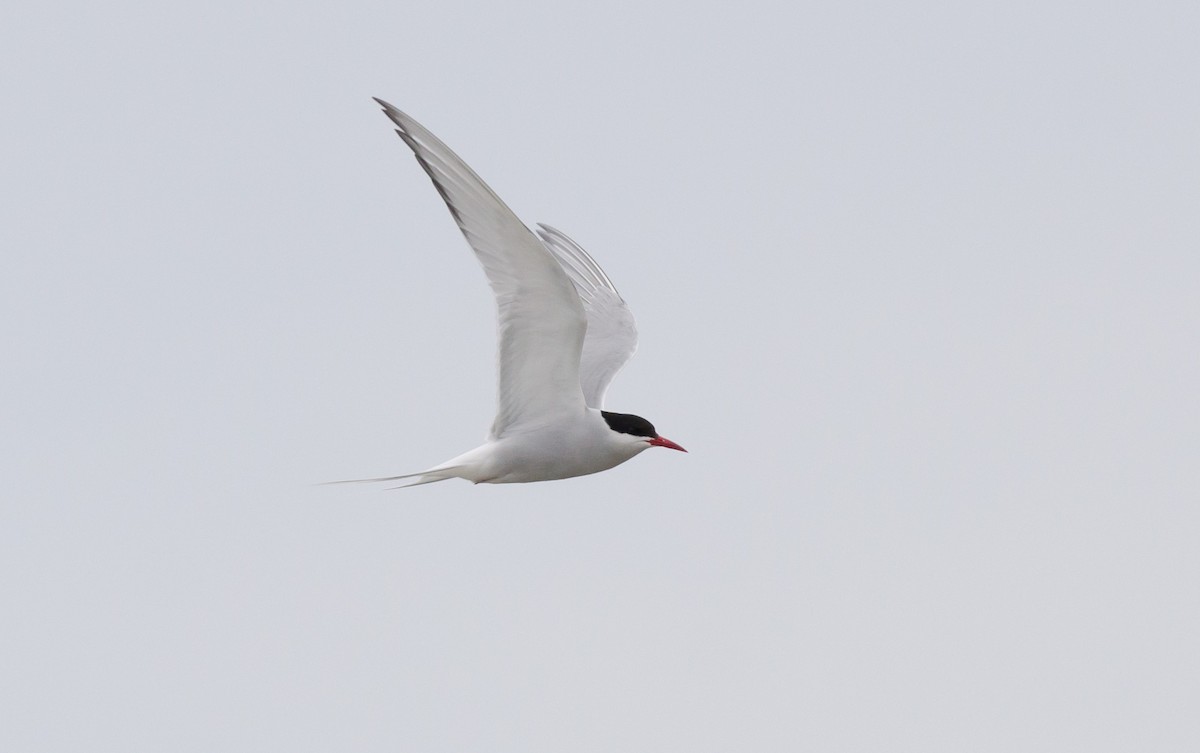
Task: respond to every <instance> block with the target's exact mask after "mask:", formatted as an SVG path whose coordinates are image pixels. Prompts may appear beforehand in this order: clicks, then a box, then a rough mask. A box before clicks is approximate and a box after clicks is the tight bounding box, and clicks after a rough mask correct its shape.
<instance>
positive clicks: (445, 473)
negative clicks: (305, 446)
mask: <svg viewBox="0 0 1200 753" xmlns="http://www.w3.org/2000/svg"><path fill="white" fill-rule="evenodd" d="M460 468H461V466H457V465H451V466H439V467H437V468H430V469H429V470H427V471H421V472H419V473H406V474H404V475H403V476H380V477H379V478H351V479H346V480H345V481H326V482H325V483H324V484H322V486H328V485H331V484H372V483H377V482H380V481H400V480H402V479H407V478H415V479H417V480H416V481H413V482H411V483H408V484H400V485H399V486H389V487H388V489H407V488H408V487H410V486H420V485H421V484H432V483H434V482H436V481H445V480H446V479H451V478H461V476H459V475H458V471H459V469H460Z"/></svg>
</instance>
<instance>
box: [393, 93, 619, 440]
mask: <svg viewBox="0 0 1200 753" xmlns="http://www.w3.org/2000/svg"><path fill="white" fill-rule="evenodd" d="M375 101H376V102H378V103H379V104H380V105H381V106H382V107H383V111H384V113H386V114H387V116H388V117H389V118H391V120H392V122H393V123H395V124H396V126H397V130H396V132H397V133H398V134H399V135H400V138H402V139H403V140H404V143H406V144H408V146H409V147H410V148H411V149H412V150H413V154H414V155H415V156H416V158H417V161H418V162H419V163H420V165H421V167H423V168H424V169H425V172H426V173H428V174H429V177H430V178H431V179H432V180H433V184H434V186H435V187H436V188H437V190H438V193H440V194H441V196H442V198H443V199H444V200H445V202H446V206H447V207H449V209H450V214H451V215H452V216H453V217H454V220H455V222H457V223H458V227H459V229H461V230H462V233H463V235H464V236H465V237H466V239H467V243H469V244H470V246H471V248H472V249H473V250H474V251H475V256H476V257H477V258H478V259H479V262H480V264H482V265H483V270H484V273H485V274H486V275H487V279H488V283H489V284H490V285H491V288H492V292H493V293H494V294H495V296H496V307H497V315H498V319H499V340H500V346H499V390H498V407H497V413H496V420H495V422H494V423H493V424H492V430H491V434H490V436H491V438H492V439H498V438H501V437H503V436H505V435H508V434H514V433H521V432H524V431H530V430H534V429H537V428H538V427H541V426H546V425H549V424H552V423H554V422H555V421H558V420H562V419H564V418H568V417H574V416H578V415H579V414H581V413H582V412H583V411H584V406H585V405H587V406H591V407H594V408H601V407H603V401H604V393H605V391H606V390H607V389H608V385H609V383H610V382H611V381H612V378H613V377H614V376H615V375H616V373H617V372H618V371H620V370H621V367H622V366H624V365H625V363H626V362H627V361H628V360H629V358H630V357H631V356H632V355H633V352H634V351H635V350H636V349H637V329H636V327H635V326H634V322H633V316H632V314H630V312H629V309H628V307H627V306H626V305H625V302H624V301H623V300H621V296H620V295H619V294H618V293H617V291H616V288H615V287H613V284H612V282H611V281H610V280H609V279H608V276H607V275H605V274H604V271H603V270H601V269H600V267H599V265H597V264H596V262H595V261H594V260H593V259H592V258H591V257H590V256H589V255H588V254H587V252H586V251H584V250H583V249H582V248H581V247H580V246H579V245H578V244H576V243H575V242H574V241H572V240H571V239H570V238H568V237H567V236H565V235H563V234H562V233H560V232H559V231H557V230H555V229H553V228H551V227H548V226H546V225H542V226H541V230H540V231H539V234H540V235H541V240H539V239H538V237H537V236H535V235H534V234H533V232H532V231H530V229H529V228H528V227H526V226H525V224H524V223H522V222H521V221H520V219H518V218H517V216H516V215H515V214H514V213H513V212H512V210H511V209H509V208H508V206H507V205H505V203H504V202H503V201H502V200H501V199H500V197H499V196H497V195H496V194H495V192H493V191H492V189H491V188H489V187H488V186H487V184H486V183H484V182H483V180H482V179H481V178H480V177H479V176H478V175H476V174H475V171H474V170H472V169H471V168H470V167H468V166H467V164H466V163H465V162H463V161H462V160H461V159H460V158H459V157H458V155H456V154H455V153H454V152H453V151H452V150H451V149H450V147H448V146H446V145H445V144H443V143H442V142H441V140H440V139H438V138H437V137H436V136H434V135H433V134H432V133H430V132H429V131H428V130H427V129H426V128H425V127H424V126H422V125H421V124H420V123H418V122H417V121H415V120H413V119H412V118H411V117H409V116H408V115H406V114H405V113H403V112H401V111H400V110H398V109H396V108H395V107H393V106H392V105H390V104H388V103H387V102H384V101H383V100H380V99H376V100H375Z"/></svg>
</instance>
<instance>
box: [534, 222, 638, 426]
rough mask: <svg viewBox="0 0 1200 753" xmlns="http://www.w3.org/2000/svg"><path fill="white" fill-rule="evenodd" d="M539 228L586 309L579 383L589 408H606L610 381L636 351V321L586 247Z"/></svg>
mask: <svg viewBox="0 0 1200 753" xmlns="http://www.w3.org/2000/svg"><path fill="white" fill-rule="evenodd" d="M538 228H539V229H538V235H540V236H541V238H542V242H543V243H545V244H546V248H548V249H550V253H552V254H554V258H556V259H558V263H559V264H561V265H562V268H563V269H564V270H565V271H566V273H567V277H570V278H571V282H573V283H574V284H575V290H576V292H578V293H579V298H580V300H582V301H583V310H584V311H585V312H587V323H588V326H587V337H586V338H584V341H583V356H582V358H581V359H580V362H579V386H580V387H582V388H583V398H584V400H586V401H587V404H588V407H591V408H603V407H604V393H606V392H607V391H608V385H609V384H611V383H612V380H613V377H615V376H616V375H617V372H619V371H620V370H621V369H622V368H623V367H624V366H625V364H626V363H628V362H629V359H630V358H633V354H634V352H636V351H637V342H638V334H637V324H636V323H635V322H634V320H633V313H632V312H630V310H629V306H627V305H625V301H624V300H623V299H622V298H621V294H620V293H618V292H617V288H616V287H615V286H614V285H613V284H612V280H610V279H608V275H606V274H604V270H603V269H601V268H600V265H599V264H597V263H596V260H595V259H593V258H592V257H591V256H590V255H589V254H588V252H587V251H584V250H583V247H582V246H580V245H579V244H578V243H576V242H575V241H573V240H571V239H570V238H568V237H567V236H566V234H565V233H563V232H562V231H561V230H555V229H554V228H552V227H550V226H549V225H545V224H542V223H538Z"/></svg>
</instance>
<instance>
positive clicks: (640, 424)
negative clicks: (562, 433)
mask: <svg viewBox="0 0 1200 753" xmlns="http://www.w3.org/2000/svg"><path fill="white" fill-rule="evenodd" d="M600 415H602V416H604V420H605V422H607V423H608V428H609V429H612V430H613V431H614V432H616V433H617V434H620V435H623V437H622V438H623V439H625V441H627V442H630V443H641V444H643V445H644V446H642V447H640V448H639V449H643V450H644V449H647V448H649V447H667V448H670V449H672V450H679V451H680V452H687V450H685V449H683V448H682V447H680V446H679V445H677V444H675V443H674V442H672V441H671V440H669V439H667V438H666V437H661V436H659V435H658V432H657V431H655V430H654V424H652V423H650V422H649V421H647V420H646V419H644V418H642V417H641V416H635V415H633V414H631V413H612V412H611V411H606V410H605V411H600Z"/></svg>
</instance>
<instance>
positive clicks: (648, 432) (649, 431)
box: [600, 410, 658, 439]
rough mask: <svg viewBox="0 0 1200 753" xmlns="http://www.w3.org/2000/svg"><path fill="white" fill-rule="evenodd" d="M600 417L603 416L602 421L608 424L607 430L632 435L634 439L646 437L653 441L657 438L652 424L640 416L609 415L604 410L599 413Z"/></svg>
mask: <svg viewBox="0 0 1200 753" xmlns="http://www.w3.org/2000/svg"><path fill="white" fill-rule="evenodd" d="M600 415H602V416H604V420H605V421H607V422H608V428H610V429H612V430H613V431H616V432H620V433H621V434H632V435H633V436H635V437H646V438H647V439H654V438H655V437H657V436H658V432H657V431H655V430H654V424H652V423H650V422H649V421H647V420H646V419H644V418H642V417H641V416H635V415H633V414H632V413H610V412H608V411H606V410H602V411H600Z"/></svg>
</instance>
